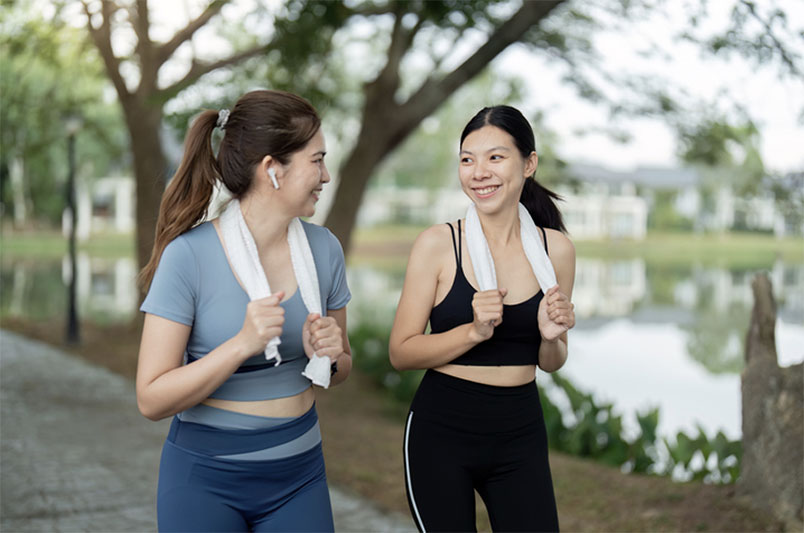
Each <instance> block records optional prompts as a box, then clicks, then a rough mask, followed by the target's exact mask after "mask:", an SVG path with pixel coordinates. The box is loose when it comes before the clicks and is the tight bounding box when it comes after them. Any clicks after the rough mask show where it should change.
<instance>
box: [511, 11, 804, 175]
mask: <svg viewBox="0 0 804 533" xmlns="http://www.w3.org/2000/svg"><path fill="white" fill-rule="evenodd" d="M776 3H777V4H779V5H780V6H782V7H784V9H785V10H786V12H787V14H788V16H789V22H790V23H791V25H792V26H793V27H796V28H799V29H801V28H802V27H804V2H795V1H784V0H782V1H779V2H776ZM709 4H710V11H711V13H712V18H711V21H710V22H711V23H710V26H711V27H723V26H725V24H726V23H727V22H728V20H729V14H730V11H731V5H732V4H733V2H731V1H724V0H719V1H718V2H709ZM758 4H760V5H767V4H769V2H768V1H767V0H766V1H760V2H758ZM666 5H667V6H670V7H672V6H682V5H683V4H681V3H673V2H669V3H667V4H666ZM684 20H686V18H685V14H684V13H683V12H679V11H678V10H676V12H675V13H670V18H669V19H668V18H665V17H659V16H657V17H653V18H652V19H649V20H647V21H645V22H640V23H636V24H633V25H629V26H628V28H627V31H625V32H618V31H607V32H601V33H599V34H598V35H597V36H596V37H595V38H594V41H593V42H594V45H595V49H596V50H597V51H598V52H599V53H600V55H601V57H602V59H603V62H604V64H605V65H606V66H605V67H604V68H606V70H609V71H612V72H625V71H636V72H641V73H646V74H649V75H655V76H657V77H662V78H663V79H667V80H669V82H670V83H672V84H674V85H676V86H678V87H680V88H683V89H684V90H686V91H687V92H688V93H689V95H690V96H691V97H692V98H691V100H695V99H698V100H699V101H700V102H701V103H702V104H704V106H709V107H720V108H721V109H722V110H724V112H725V109H727V108H728V107H729V103H730V102H729V100H732V101H733V102H734V103H737V104H739V105H741V106H742V107H744V108H745V109H746V110H747V111H748V113H749V115H750V116H751V117H752V119H753V120H755V122H756V123H757V125H758V127H759V130H760V133H761V153H762V156H763V160H764V162H765V164H766V166H767V167H768V168H769V169H771V170H773V171H779V172H786V171H793V170H802V169H804V148H802V147H804V124H802V123H801V122H800V120H799V116H798V114H799V113H801V111H802V109H804V80H801V79H799V80H795V81H794V80H790V79H787V80H783V79H780V78H779V76H778V75H777V72H778V69H774V68H756V67H755V66H754V65H752V64H751V63H749V62H748V61H746V60H744V59H742V58H739V57H733V58H731V59H730V60H728V61H727V60H722V59H712V58H703V57H701V54H700V48H698V47H696V46H695V45H693V44H690V43H687V44H683V43H681V44H680V43H677V42H673V41H672V40H671V39H670V35H671V34H672V32H673V31H678V30H679V29H682V28H683V27H684V24H683V23H682V21H684ZM650 41H653V42H657V43H658V44H660V45H662V46H663V47H664V48H665V49H666V50H670V51H671V54H669V56H670V57H669V58H668V59H667V61H663V60H661V59H657V58H655V57H654V58H650V59H645V58H643V57H641V56H640V55H639V53H638V52H639V50H640V49H643V48H646V47H647V44H648V43H649V42H650ZM788 44H789V43H788ZM795 49H796V50H797V51H798V53H799V54H801V55H804V38H802V39H800V41H799V42H798V46H796V48H795ZM497 64H498V68H500V69H501V70H502V71H504V72H508V73H516V74H518V75H520V76H522V77H524V79H525V80H527V83H526V85H527V87H529V95H528V98H526V105H527V102H528V100H531V104H532V105H534V107H539V108H541V109H543V110H545V112H546V124H547V126H548V127H549V128H550V129H551V130H553V131H555V132H556V133H558V135H559V145H558V153H559V155H561V156H562V157H564V158H565V159H568V160H571V161H588V162H597V163H599V162H605V164H606V165H607V166H610V167H612V168H620V169H629V168H633V167H635V166H637V165H658V166H668V165H674V164H676V163H677V160H676V157H675V153H676V142H675V136H674V133H673V131H672V130H671V129H670V128H669V127H668V126H667V125H666V123H664V122H663V121H661V120H656V119H640V120H630V121H626V122H624V123H623V124H624V125H627V129H628V131H629V132H630V133H631V134H632V140H631V141H630V142H628V143H627V144H621V143H618V142H616V141H614V140H612V139H611V138H610V137H608V136H606V135H604V134H590V135H579V134H577V131H578V130H580V129H588V128H590V127H592V128H594V127H605V126H606V125H607V124H608V122H609V120H610V119H609V118H608V114H607V111H606V110H605V109H603V108H601V107H595V106H592V105H590V104H589V103H588V102H586V101H584V100H582V99H580V98H578V97H577V96H576V95H575V94H574V92H573V90H572V89H571V88H569V87H567V85H566V84H563V83H562V82H561V81H560V69H559V68H556V66H554V65H550V64H548V63H546V62H545V61H543V60H541V59H540V58H538V57H536V56H534V54H532V53H529V52H528V51H526V50H525V49H524V47H517V46H514V47H511V48H509V49H508V50H507V51H506V52H504V53H503V54H502V55H501V56H500V57H499V58H498V61H497ZM723 90H725V91H727V93H728V95H729V96H728V97H724V96H723V95H722V94H720V93H721V91H723ZM726 116H727V117H729V116H733V114H729V113H726Z"/></svg>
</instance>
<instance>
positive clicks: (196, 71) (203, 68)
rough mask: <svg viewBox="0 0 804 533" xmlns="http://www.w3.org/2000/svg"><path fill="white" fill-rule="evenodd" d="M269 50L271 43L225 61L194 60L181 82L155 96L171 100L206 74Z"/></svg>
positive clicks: (161, 90) (163, 99)
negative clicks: (203, 61)
mask: <svg viewBox="0 0 804 533" xmlns="http://www.w3.org/2000/svg"><path fill="white" fill-rule="evenodd" d="M269 48H270V43H269V44H263V45H260V46H255V47H253V48H250V49H248V50H244V51H242V52H239V53H236V54H234V55H231V56H229V57H226V58H224V59H219V60H217V61H211V62H205V63H202V62H199V61H196V60H193V64H192V65H191V66H190V70H188V71H187V74H185V75H184V77H183V78H182V79H180V80H179V81H177V82H176V83H174V84H172V85H170V86H168V87H165V88H163V89H158V90H157V91H156V93H155V96H156V97H157V98H158V99H159V100H162V101H166V100H169V99H170V98H172V97H173V96H175V95H176V94H178V93H179V92H180V91H181V90H182V89H185V88H186V87H188V86H190V85H192V84H193V83H194V82H195V81H196V80H197V79H198V78H200V77H201V76H203V75H204V74H207V73H209V72H212V71H213V70H216V69H219V68H223V67H228V66H229V65H234V64H236V63H239V62H241V61H244V60H246V59H248V58H250V57H254V56H258V55H260V54H262V53H265V52H267V51H268V50H269Z"/></svg>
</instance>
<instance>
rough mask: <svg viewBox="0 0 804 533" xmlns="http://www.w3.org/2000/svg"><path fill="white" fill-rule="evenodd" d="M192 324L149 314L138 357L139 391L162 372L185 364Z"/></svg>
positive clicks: (144, 326) (164, 372)
mask: <svg viewBox="0 0 804 533" xmlns="http://www.w3.org/2000/svg"><path fill="white" fill-rule="evenodd" d="M190 329H191V328H190V326H187V325H184V324H181V323H179V322H175V321H173V320H170V319H167V318H163V317H161V316H157V315H153V314H151V313H146V314H145V322H144V323H143V326H142V339H141V340H140V353H139V359H138V361H137V393H138V394H139V393H140V392H141V391H142V389H143V388H145V387H147V386H148V385H149V384H151V383H152V382H153V381H154V380H155V379H157V378H158V377H159V376H161V375H163V374H166V373H167V372H169V371H171V370H173V369H174V368H178V367H180V366H181V365H182V362H183V359H184V351H185V348H186V347H187V340H188V339H189V338H190Z"/></svg>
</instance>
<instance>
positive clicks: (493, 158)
mask: <svg viewBox="0 0 804 533" xmlns="http://www.w3.org/2000/svg"><path fill="white" fill-rule="evenodd" d="M501 159H503V156H501V155H500V154H494V155H493V156H491V160H492V161H499V160H501Z"/></svg>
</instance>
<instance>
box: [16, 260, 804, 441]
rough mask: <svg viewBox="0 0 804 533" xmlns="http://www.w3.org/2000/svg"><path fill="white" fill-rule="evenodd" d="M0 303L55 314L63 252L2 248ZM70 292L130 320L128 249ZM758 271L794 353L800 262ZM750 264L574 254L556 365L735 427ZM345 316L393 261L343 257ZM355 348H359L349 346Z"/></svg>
mask: <svg viewBox="0 0 804 533" xmlns="http://www.w3.org/2000/svg"><path fill="white" fill-rule="evenodd" d="M0 267H1V268H0V313H2V316H3V317H6V316H17V317H24V318H29V319H33V320H59V319H63V317H64V311H65V307H66V285H65V281H66V280H67V279H69V262H67V261H66V260H65V261H51V262H47V261H42V260H30V259H16V258H13V257H10V258H9V257H6V256H4V257H3V261H2V263H1V264H0ZM77 268H78V272H77V274H78V276H77V279H78V281H77V284H78V287H77V292H78V304H79V313H80V316H81V318H82V319H87V318H90V319H92V320H95V321H97V322H100V323H109V322H111V321H125V320H129V319H131V318H132V317H133V316H134V315H135V313H136V312H137V311H136V307H137V300H138V292H137V289H136V286H135V282H134V280H135V276H136V265H135V262H134V260H133V259H132V258H127V257H124V258H98V257H90V256H88V255H86V254H80V255H79V257H78V262H77ZM767 271H768V273H769V275H770V277H771V279H772V281H773V286H774V291H775V296H776V299H777V303H778V308H779V322H778V326H777V349H778V352H779V357H780V362H781V363H782V364H783V365H784V366H787V365H790V364H793V363H796V362H800V361H802V360H804V264H785V263H782V262H781V261H776V262H775V263H773V264H772V265H768V268H767ZM753 274H754V271H753V270H746V269H742V268H736V267H734V268H729V267H712V266H702V265H681V266H679V265H665V264H656V263H652V262H647V261H645V260H644V259H642V258H634V259H623V260H606V259H597V258H589V257H579V258H578V261H577V269H576V283H575V289H574V294H573V301H574V302H575V305H576V311H577V315H578V325H577V328H576V330H575V331H573V334H572V339H571V345H572V348H571V354H572V355H571V357H570V359H569V362H568V364H567V365H566V367H565V368H564V369H563V370H562V373H563V374H564V375H565V376H567V377H569V378H570V379H571V380H572V381H573V383H575V384H576V386H577V387H579V388H580V389H582V390H585V391H589V392H592V393H593V394H594V395H595V396H596V397H597V398H598V399H600V400H605V401H611V402H613V403H614V405H615V406H616V407H617V410H618V412H620V413H622V414H624V422H625V423H626V424H628V423H629V420H630V421H633V420H634V417H633V414H634V413H635V412H636V411H638V410H644V409H646V408H648V407H651V406H657V405H658V406H659V407H660V408H661V423H660V428H659V431H660V433H661V434H663V435H672V434H674V432H675V431H677V430H679V429H688V430H692V429H694V425H695V424H696V423H701V424H702V425H703V426H704V427H705V428H706V429H707V431H708V432H710V433H714V432H715V431H717V430H718V429H722V430H724V431H725V432H726V433H727V434H728V435H729V436H731V437H739V435H740V378H739V371H740V370H741V368H742V362H743V342H744V338H745V332H746V328H747V326H748V321H749V317H750V311H751V306H752V293H751V288H750V281H751V279H752V277H753ZM348 277H349V285H350V288H351V290H352V293H353V295H354V298H353V300H352V303H351V304H350V313H349V319H350V324H351V325H358V324H360V323H361V322H363V321H369V322H371V323H373V324H380V325H387V327H389V328H390V325H391V322H392V320H393V315H394V312H395V310H396V304H397V302H398V299H399V294H400V292H401V289H402V283H403V279H404V260H403V259H400V261H398V262H397V263H394V266H393V267H382V268H380V267H377V266H374V265H370V264H365V263H359V264H354V263H351V264H350V265H349V269H348ZM357 356H358V357H359V354H357Z"/></svg>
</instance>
